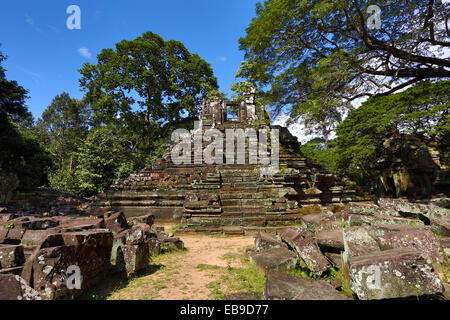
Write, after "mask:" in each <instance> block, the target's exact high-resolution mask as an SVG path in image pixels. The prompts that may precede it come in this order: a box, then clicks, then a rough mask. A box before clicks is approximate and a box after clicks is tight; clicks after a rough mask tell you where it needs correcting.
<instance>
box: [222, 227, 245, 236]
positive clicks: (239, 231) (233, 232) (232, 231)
mask: <svg viewBox="0 0 450 320" xmlns="http://www.w3.org/2000/svg"><path fill="white" fill-rule="evenodd" d="M222 232H223V234H224V235H226V236H243V235H244V228H243V227H239V226H224V227H222Z"/></svg>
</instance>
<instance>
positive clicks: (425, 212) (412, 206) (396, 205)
mask: <svg viewBox="0 0 450 320" xmlns="http://www.w3.org/2000/svg"><path fill="white" fill-rule="evenodd" d="M378 205H379V206H380V207H381V208H382V209H383V210H385V211H386V212H389V213H391V212H398V214H399V215H401V216H406V217H415V218H420V217H421V216H425V217H426V218H428V219H436V218H440V217H445V216H448V215H450V209H446V208H443V207H439V206H435V205H425V204H420V203H411V202H409V201H408V200H407V199H388V198H382V199H379V200H378Z"/></svg>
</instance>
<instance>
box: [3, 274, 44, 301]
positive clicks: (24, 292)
mask: <svg viewBox="0 0 450 320" xmlns="http://www.w3.org/2000/svg"><path fill="white" fill-rule="evenodd" d="M0 300H42V298H41V297H40V295H39V293H38V292H37V291H36V290H34V289H33V288H31V287H30V286H28V285H27V283H26V282H25V280H23V279H22V278H21V277H19V276H18V275H12V274H0Z"/></svg>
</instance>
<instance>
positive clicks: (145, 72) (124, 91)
mask: <svg viewBox="0 0 450 320" xmlns="http://www.w3.org/2000/svg"><path fill="white" fill-rule="evenodd" d="M80 73H81V75H82V78H81V79H80V84H81V87H82V88H83V90H85V91H86V92H87V99H88V101H89V102H90V103H91V104H92V107H93V109H94V119H95V120H96V121H97V122H99V123H106V124H111V123H114V122H116V119H117V118H118V117H119V116H120V118H121V119H123V121H124V122H126V123H127V124H132V122H130V121H129V120H131V121H135V120H136V117H137V118H138V119H139V121H140V122H141V123H142V124H145V130H146V136H147V142H148V143H149V150H153V149H154V148H155V146H154V145H153V142H154V141H155V140H158V139H160V138H161V137H162V136H158V135H156V133H155V130H156V128H158V127H160V126H161V125H162V124H164V123H167V122H168V123H171V122H173V121H179V120H181V119H182V118H183V117H185V116H186V115H187V116H188V117H195V116H197V115H198V113H199V111H200V107H201V98H202V96H206V94H207V92H208V91H209V90H213V89H217V79H216V78H215V77H214V76H213V71H212V69H211V67H210V65H209V64H208V63H207V62H206V61H204V60H203V59H201V58H200V57H199V56H198V55H197V54H191V53H190V52H189V51H188V50H187V49H186V48H185V47H184V45H183V44H182V43H181V42H179V41H174V40H169V41H164V40H163V39H162V38H161V37H160V36H159V35H157V34H154V33H152V32H146V33H144V34H143V35H142V36H140V37H138V38H136V39H135V40H132V41H128V40H123V41H121V42H119V43H117V44H116V48H115V50H114V49H104V50H102V52H101V53H100V54H99V55H98V64H97V65H91V64H89V63H86V64H84V66H83V68H82V69H81V70H80ZM136 107H138V109H139V110H138V111H135V109H136Z"/></svg>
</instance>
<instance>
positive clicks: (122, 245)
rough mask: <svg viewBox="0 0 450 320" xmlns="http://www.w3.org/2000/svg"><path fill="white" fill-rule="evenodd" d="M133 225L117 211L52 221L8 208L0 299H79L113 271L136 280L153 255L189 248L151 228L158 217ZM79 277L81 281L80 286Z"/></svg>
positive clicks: (3, 221) (0, 243) (2, 219)
mask: <svg viewBox="0 0 450 320" xmlns="http://www.w3.org/2000/svg"><path fill="white" fill-rule="evenodd" d="M130 220H131V221H132V222H131V223H128V222H127V219H126V217H125V215H124V214H123V213H122V212H116V211H108V212H105V213H104V214H102V215H97V216H86V215H85V216H66V215H61V214H59V215H54V216H51V217H49V216H44V215H43V214H42V213H39V212H37V213H36V214H34V215H32V213H31V211H30V210H29V211H27V212H26V214H25V213H24V212H23V211H18V212H10V209H9V208H8V209H7V208H3V209H2V210H1V213H0V277H1V278H0V282H1V283H2V286H1V287H0V297H4V299H15V298H17V299H20V298H21V297H22V298H23V299H28V298H30V299H31V298H42V299H46V300H49V299H65V298H76V297H79V296H80V295H81V294H82V293H83V292H85V291H86V290H88V289H89V288H92V287H93V286H95V285H97V284H99V283H100V281H102V280H104V278H105V276H106V275H108V274H109V272H118V273H121V274H124V275H126V276H127V277H131V276H134V275H136V273H137V272H139V271H140V270H143V269H145V268H146V267H147V266H148V265H149V262H150V257H151V256H152V255H156V254H160V253H161V252H162V251H164V250H167V251H169V250H179V249H182V248H183V247H184V244H183V242H182V241H181V240H180V239H179V238H177V237H174V236H173V235H172V236H169V235H168V234H166V233H164V232H163V229H162V228H161V227H157V228H152V226H153V222H154V217H153V216H151V215H147V216H142V217H138V218H134V219H130ZM77 272H78V273H77ZM16 276H17V277H19V278H14V277H16ZM74 276H79V280H80V281H79V283H80V285H79V286H77V285H75V284H76V283H77V279H76V278H73V277H74ZM3 284H4V285H3ZM72 285H73V286H72ZM22 293H23V294H22Z"/></svg>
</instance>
